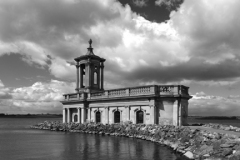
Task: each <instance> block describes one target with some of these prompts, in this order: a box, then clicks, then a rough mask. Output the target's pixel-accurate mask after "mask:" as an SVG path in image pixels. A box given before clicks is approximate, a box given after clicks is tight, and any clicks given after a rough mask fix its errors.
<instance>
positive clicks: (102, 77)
mask: <svg viewBox="0 0 240 160" xmlns="http://www.w3.org/2000/svg"><path fill="white" fill-rule="evenodd" d="M100 67H101V89H102V90H103V89H104V86H103V85H104V82H103V80H104V73H103V70H104V65H103V62H101V66H100Z"/></svg>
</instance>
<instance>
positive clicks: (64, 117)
mask: <svg viewBox="0 0 240 160" xmlns="http://www.w3.org/2000/svg"><path fill="white" fill-rule="evenodd" d="M63 123H66V109H65V108H63Z"/></svg>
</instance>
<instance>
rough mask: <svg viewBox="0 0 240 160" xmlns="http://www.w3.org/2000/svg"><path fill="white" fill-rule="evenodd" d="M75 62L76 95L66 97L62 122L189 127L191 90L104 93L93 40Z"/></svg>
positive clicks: (139, 89)
mask: <svg viewBox="0 0 240 160" xmlns="http://www.w3.org/2000/svg"><path fill="white" fill-rule="evenodd" d="M74 60H75V61H76V75H77V77H76V89H75V90H76V91H75V92H74V93H68V94H64V95H63V96H64V99H63V101H61V103H62V104H63V122H64V123H65V122H68V123H69V122H76V123H85V122H96V123H103V124H109V123H122V122H125V121H131V122H132V123H134V124H136V123H144V124H170V125H176V126H181V125H186V124H187V116H188V100H189V99H190V98H192V96H190V95H189V94H188V89H189V87H186V86H183V85H146V86H136V87H128V88H118V89H110V90H104V62H105V61H106V59H104V58H101V57H99V56H97V55H95V54H94V53H93V48H92V40H90V41H89V48H88V51H87V53H86V54H85V55H83V56H80V57H77V58H75V59H74Z"/></svg>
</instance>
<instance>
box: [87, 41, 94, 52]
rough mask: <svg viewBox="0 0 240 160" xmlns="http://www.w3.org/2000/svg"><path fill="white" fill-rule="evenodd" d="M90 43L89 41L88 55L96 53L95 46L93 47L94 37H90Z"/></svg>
mask: <svg viewBox="0 0 240 160" xmlns="http://www.w3.org/2000/svg"><path fill="white" fill-rule="evenodd" d="M88 43H89V47H88V52H87V54H86V55H94V53H93V48H92V39H90V40H89V41H88Z"/></svg>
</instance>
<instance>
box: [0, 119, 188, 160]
mask: <svg viewBox="0 0 240 160" xmlns="http://www.w3.org/2000/svg"><path fill="white" fill-rule="evenodd" d="M35 121H37V120H35ZM39 121H40V122H42V121H43V120H39ZM29 123H30V122H29V119H27V120H23V119H21V120H17V119H15V120H10V119H9V120H5V122H4V123H3V121H0V126H2V127H0V144H1V145H0V159H6V160H26V159H37V160H38V159H39V160H48V159H51V160H55V159H56V160H66V159H67V160H75V159H82V160H88V159H89V160H112V159H114V160H135V159H137V160H184V158H183V157H177V155H176V154H174V153H173V152H172V151H171V150H170V149H168V148H166V147H163V146H161V145H159V144H157V143H152V142H149V141H144V140H140V139H134V138H125V137H112V136H100V135H92V134H84V133H65V132H52V131H46V130H32V129H26V128H24V127H22V126H26V124H29ZM4 124H10V125H11V126H12V127H9V126H8V125H5V126H4Z"/></svg>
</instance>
